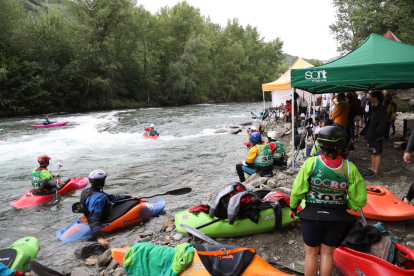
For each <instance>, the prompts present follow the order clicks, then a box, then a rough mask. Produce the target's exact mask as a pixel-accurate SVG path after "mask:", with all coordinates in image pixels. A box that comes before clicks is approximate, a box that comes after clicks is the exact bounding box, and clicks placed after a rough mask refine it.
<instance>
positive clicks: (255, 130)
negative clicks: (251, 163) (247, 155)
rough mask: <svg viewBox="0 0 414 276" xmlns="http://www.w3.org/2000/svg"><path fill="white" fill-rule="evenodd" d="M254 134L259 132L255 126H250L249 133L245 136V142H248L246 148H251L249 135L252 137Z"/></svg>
mask: <svg viewBox="0 0 414 276" xmlns="http://www.w3.org/2000/svg"><path fill="white" fill-rule="evenodd" d="M255 132H259V130H258V128H257V126H252V127H251V128H250V132H249V133H248V134H247V140H249V142H248V143H247V145H246V147H248V148H251V147H252V143H251V142H250V135H252V133H255Z"/></svg>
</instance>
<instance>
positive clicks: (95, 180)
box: [80, 170, 139, 248]
mask: <svg viewBox="0 0 414 276" xmlns="http://www.w3.org/2000/svg"><path fill="white" fill-rule="evenodd" d="M88 178H89V183H91V187H89V188H87V189H85V190H83V191H82V194H81V196H80V204H81V207H82V213H83V214H84V215H85V216H86V217H87V218H88V224H89V227H90V228H91V230H92V232H93V233H94V235H95V237H96V238H97V239H98V242H99V243H100V244H102V246H103V247H105V248H108V241H107V240H106V239H104V233H102V232H101V228H100V225H99V223H100V222H101V221H105V220H107V219H108V218H109V214H110V211H111V206H112V203H114V202H116V201H118V200H123V199H127V198H136V199H139V197H138V196H133V195H109V194H107V193H105V192H104V191H103V187H104V186H105V179H106V173H105V172H104V171H102V170H95V171H93V172H91V173H90V174H89V176H88Z"/></svg>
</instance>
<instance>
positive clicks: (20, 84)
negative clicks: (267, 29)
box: [0, 0, 288, 114]
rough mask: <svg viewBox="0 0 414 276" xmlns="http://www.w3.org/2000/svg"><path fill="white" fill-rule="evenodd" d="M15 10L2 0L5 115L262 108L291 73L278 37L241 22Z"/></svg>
mask: <svg viewBox="0 0 414 276" xmlns="http://www.w3.org/2000/svg"><path fill="white" fill-rule="evenodd" d="M19 1H20V2H19ZM19 1H16V0H0V29H1V30H2V31H1V32H0V106H1V108H2V109H3V110H7V112H9V113H14V114H17V113H24V112H32V113H35V112H48V111H49V110H54V111H58V110H63V109H67V110H85V109H95V108H103V107H113V106H116V105H121V104H122V105H123V106H125V105H128V103H132V104H130V106H135V105H136V104H135V103H137V102H140V103H143V102H147V103H155V104H159V105H177V104H192V103H199V102H207V101H245V100H248V101H251V100H261V97H262V93H261V85H262V83H266V82H270V81H273V80H275V79H276V78H277V77H278V76H279V75H280V74H281V73H283V72H284V70H286V69H287V67H288V65H287V63H286V62H284V61H283V60H284V59H285V56H284V55H283V54H282V46H283V42H282V41H281V40H280V39H279V38H278V39H275V40H274V41H270V42H265V41H264V39H263V37H262V36H261V35H260V32H259V31H258V30H257V28H256V27H252V26H250V25H248V26H246V27H244V26H242V25H241V24H240V23H239V21H238V20H237V19H233V20H229V21H228V23H227V25H226V26H220V25H218V24H215V23H213V22H211V20H210V18H209V17H207V18H206V17H203V16H202V15H201V14H200V11H199V9H198V8H195V7H194V6H191V5H190V4H189V3H187V2H186V1H183V2H180V3H178V4H177V5H175V6H173V7H162V8H160V10H159V12H157V13H156V14H154V15H152V14H151V13H149V12H148V11H146V10H145V9H144V7H142V6H138V5H137V1H135V0H49V9H45V7H44V2H42V1H40V0H19ZM32 3H34V5H33V4H32ZM23 8H25V9H26V11H29V12H26V13H25V12H24V10H23ZM30 11H32V12H30Z"/></svg>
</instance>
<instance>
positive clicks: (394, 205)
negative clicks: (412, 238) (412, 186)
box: [348, 186, 414, 221]
mask: <svg viewBox="0 0 414 276" xmlns="http://www.w3.org/2000/svg"><path fill="white" fill-rule="evenodd" d="M367 190H368V191H367V192H368V198H367V205H365V207H363V208H362V211H364V214H365V217H366V218H370V219H375V220H382V221H398V220H405V219H409V218H412V217H414V206H411V205H409V204H407V203H404V202H403V201H402V200H401V199H399V198H397V197H396V196H395V195H394V194H393V193H392V192H390V191H389V190H387V189H385V188H383V187H378V186H371V187H367ZM348 213H350V214H352V215H356V216H361V215H360V213H359V212H355V211H353V210H348Z"/></svg>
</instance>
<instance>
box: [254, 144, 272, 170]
mask: <svg viewBox="0 0 414 276" xmlns="http://www.w3.org/2000/svg"><path fill="white" fill-rule="evenodd" d="M255 147H257V148H258V149H259V152H258V153H257V155H256V158H255V159H254V161H253V165H255V166H256V167H267V166H271V165H273V152H272V150H271V149H270V147H269V145H266V144H262V145H256V146H255Z"/></svg>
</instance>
